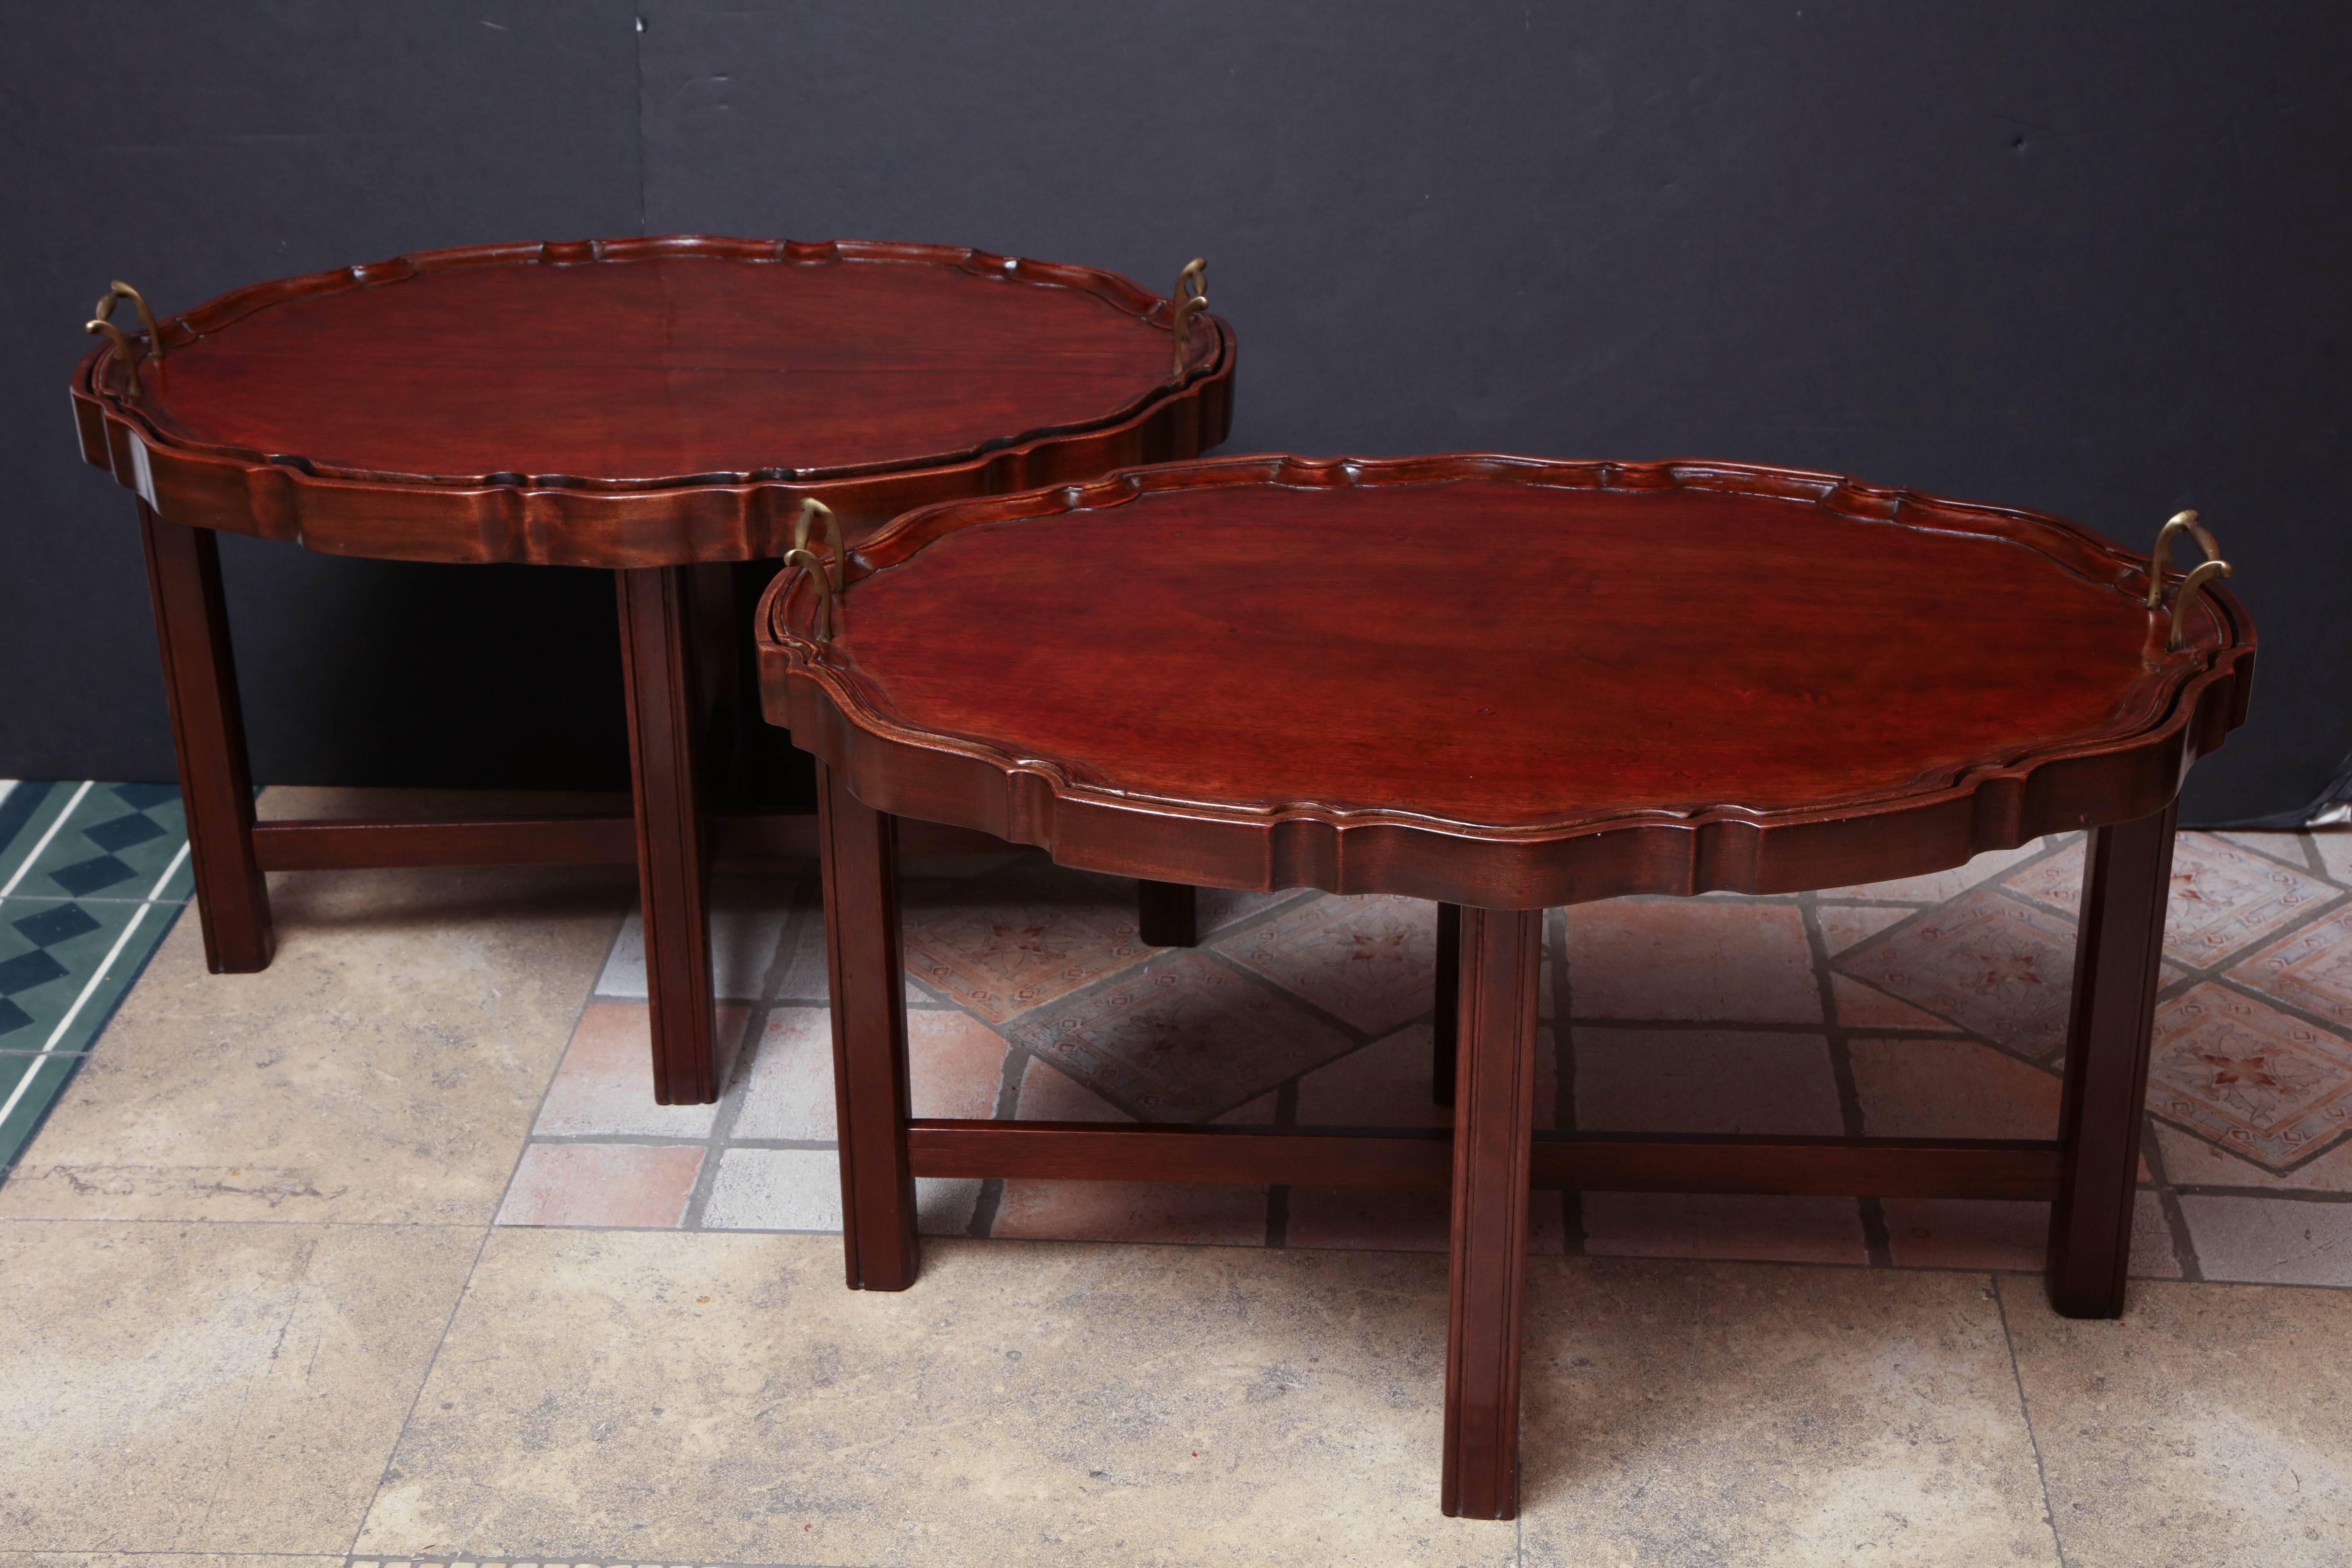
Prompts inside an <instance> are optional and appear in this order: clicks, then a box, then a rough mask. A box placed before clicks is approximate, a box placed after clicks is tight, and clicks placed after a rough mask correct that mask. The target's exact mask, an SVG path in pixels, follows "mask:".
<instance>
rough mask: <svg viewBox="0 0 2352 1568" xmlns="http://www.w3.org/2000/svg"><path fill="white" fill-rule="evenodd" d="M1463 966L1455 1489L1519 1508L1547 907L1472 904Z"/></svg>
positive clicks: (1453, 1381) (1450, 1394)
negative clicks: (1523, 1340) (1522, 1330)
mask: <svg viewBox="0 0 2352 1568" xmlns="http://www.w3.org/2000/svg"><path fill="white" fill-rule="evenodd" d="M1461 969H1462V979H1461V1022H1460V1025H1459V1037H1460V1042H1461V1043H1460V1059H1459V1062H1458V1064H1457V1070H1456V1072H1455V1074H1454V1217H1453V1226H1452V1232H1451V1234H1452V1237H1453V1268H1452V1272H1451V1275H1450V1278H1449V1284H1448V1297H1447V1307H1446V1331H1445V1461H1444V1482H1443V1499H1444V1510H1445V1511H1446V1512H1447V1513H1448V1514H1452V1515H1454V1516H1457V1517H1461V1518H1466V1519H1510V1518H1513V1517H1514V1516H1516V1515H1517V1512H1518V1510H1519V1321H1520V1314H1521V1308H1522V1306H1523V1305H1524V1303H1525V1301H1526V1299H1527V1290H1526V1274H1527V1258H1528V1181H1529V1171H1528V1166H1529V1162H1530V1160H1531V1157H1532V1153H1533V1149H1534V1131H1535V1100H1536V1015H1537V1011H1538V987H1539V984H1540V977H1541V975H1542V973H1543V911H1542V910H1478V909H1472V910H1463V911H1462V964H1461Z"/></svg>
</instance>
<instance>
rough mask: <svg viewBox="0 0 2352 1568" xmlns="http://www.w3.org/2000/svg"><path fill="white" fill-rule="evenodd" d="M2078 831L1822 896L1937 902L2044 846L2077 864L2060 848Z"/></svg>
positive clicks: (2075, 857)
mask: <svg viewBox="0 0 2352 1568" xmlns="http://www.w3.org/2000/svg"><path fill="white" fill-rule="evenodd" d="M2079 837H2081V836H2080V835H2079V834H2073V833H2062V834H2059V835H2057V836H2055V837H2050V838H2037V839H2035V840H2034V841H2033V842H2032V843H2031V844H2021V845H2020V846H2018V847H2016V848H2014V849H1988V850H1986V851H1985V852H1984V853H1983V854H1981V855H1979V856H1978V857H1977V858H1975V859H1973V860H1971V861H1969V863H1968V864H1967V865H1965V866H1956V867H1954V868H1952V869H1950V870H1948V871H1930V872H1928V873H1927V875H1925V876H1921V877H1904V878H1899V879H1896V880H1895V881H1892V882H1862V883H1857V884H1855V885H1854V886H1853V887H1850V888H1824V889H1822V898H1825V899H1890V900H1895V901H1896V902H1899V903H1906V904H1940V903H1944V902H1946V901H1948V900H1952V899H1957V898H1958V897H1959V896H1960V895H1961V894H1962V893H1965V892H1967V891H1968V890H1969V889H1970V888H1973V887H1976V886H1978V885H1979V883H1983V882H1988V881H1990V880H1991V879H1993V878H1995V877H1998V876H2000V874H2001V873H2002V872H2003V871H2006V870H2008V869H2009V868H2011V867H2012V866H2016V865H2019V864H2021V863H2022V862H2024V861H2027V860H2031V859H2032V858H2034V857H2035V856H2037V855H2040V854H2042V852H2043V851H2045V850H2057V851H2060V853H2059V854H2058V857H2057V858H2059V859H2060V860H2063V861H2066V862H2068V863H2069V864H2077V865H2078V864H2079V863H2080V862H2081V860H2082V856H2081V855H2080V854H2079V853H2076V854H2068V853H2065V852H2064V851H2065V850H2066V849H2067V848H2068V847H2070V846H2071V845H2073V844H2074V841H2075V840H2076V839H2077V838H2079Z"/></svg>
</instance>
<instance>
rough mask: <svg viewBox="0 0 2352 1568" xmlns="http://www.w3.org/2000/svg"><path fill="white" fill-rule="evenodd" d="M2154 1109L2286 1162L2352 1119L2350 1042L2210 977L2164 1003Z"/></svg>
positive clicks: (2150, 1077) (2151, 1097)
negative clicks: (2213, 982)
mask: <svg viewBox="0 0 2352 1568" xmlns="http://www.w3.org/2000/svg"><path fill="white" fill-rule="evenodd" d="M2147 1102H2148V1106H2149V1109H2151V1110H2155V1111H2157V1112H2158V1113H2159V1114H2161V1115H2164V1116H2168V1117H2170V1118H2172V1119H2173V1120H2174V1121H2180V1122H2183V1123H2186V1124H2187V1125H2189V1126H2191V1127H2194V1128H2196V1129H2197V1130H2198V1131H2200V1132H2202V1133H2204V1134H2205V1135H2206V1136H2208V1137H2210V1138H2212V1139H2214V1140H2216V1141H2217V1142H2226V1143H2227V1144H2229V1145H2230V1146H2231V1148H2233V1149H2236V1150H2238V1151H2239V1152H2242V1153H2243V1154H2245V1155H2246V1156H2247V1157H2248V1158H2249V1159H2252V1160H2257V1161H2260V1162H2261V1163H2263V1164H2264V1165H2267V1166H2269V1167H2270V1168H2271V1169H2273V1170H2279V1169H2283V1168H2284V1167H2285V1166H2287V1165H2290V1164H2292V1163H2294V1162H2295V1161H2297V1160H2300V1159H2302V1158H2304V1157H2305V1155H2306V1154H2308V1153H2310V1152H2312V1151H2313V1150H2315V1149H2317V1148H2319V1147H2321V1146H2322V1145H2324V1144H2326V1143H2328V1142H2333V1141H2334V1140H2335V1139H2336V1137H2337V1136H2339V1135H2340V1134H2342V1133H2343V1132H2344V1131H2345V1130H2346V1129H2347V1127H2352V1041H2347V1040H2345V1039H2343V1038H2341V1037H2338V1036H2336V1035H2334V1034H2331V1033H2329V1032H2328V1031H2326V1030H2325V1029H2321V1028H2318V1027H2316V1026H2313V1025H2310V1024H2306V1023H2305V1022H2304V1021H2303V1020H2302V1019H2300V1018H2296V1017H2292V1016H2288V1015H2287V1014H2284V1013H2282V1012H2279V1011H2278V1010H2277V1009H2275V1008H2273V1007H2267V1006H2264V1005H2263V1004H2262V1003H2260V1002H2258V1001H2256V1000H2254V999H2253V998H2252V997H2250V996H2246V995H2243V994H2240V993H2238V992H2235V991H2231V990H2230V989H2228V988H2227V987H2225V986H2221V985H2214V984H2203V985H2200V986H2198V987H2196V988H2195V989H2194V990H2192V991H2189V993H2188V994H2185V995H2182V996H2178V997H2175V998H2174V999H2173V1000H2171V1001H2169V1002H2167V1003H2164V1004H2162V1005H2159V1006H2158V1008H2157V1010H2156V1031H2155V1042H2154V1047H2153V1049H2152V1052H2151V1054H2150V1056H2149V1058H2148V1071H2147Z"/></svg>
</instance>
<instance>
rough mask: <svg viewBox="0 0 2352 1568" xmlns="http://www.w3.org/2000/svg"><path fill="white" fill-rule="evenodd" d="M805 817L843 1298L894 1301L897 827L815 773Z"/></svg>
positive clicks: (912, 1255)
mask: <svg viewBox="0 0 2352 1568" xmlns="http://www.w3.org/2000/svg"><path fill="white" fill-rule="evenodd" d="M817 818H818V824H819V827H818V831H819V833H820V834H821V835H822V837H823V840H824V947H825V976H826V979H827V982H828V984H829V987H830V988H829V989H828V991H827V992H826V994H827V995H828V996H830V997H831V998H832V999H833V1006H832V1009H831V1011H832V1014H833V1092H834V1108H835V1109H834V1119H835V1126H836V1128H837V1131H836V1133H835V1136H836V1137H837V1138H838V1139H839V1141H840V1150H841V1219H842V1244H843V1254H844V1259H845V1267H846V1268H847V1270H848V1276H849V1288H850V1289H853V1290H903V1289H906V1288H907V1287H908V1286H909V1285H912V1284H913V1283H914V1282H915V1272H916V1268H917V1257H916V1241H915V1174H914V1167H913V1165H912V1164H911V1163H910V1162H909V1160H908V1152H907V1121H908V1115H909V1108H910V1106H911V1104H912V1100H911V1098H910V1090H909V1089H908V1064H907V981H906V971H905V969H904V967H903V965H904V962H905V960H904V957H903V950H902V948H901V947H900V944H899V926H898V832H897V823H896V822H895V821H894V819H892V818H890V817H888V816H884V815H883V814H881V813H880V812H878V811H876V810H874V809H873V808H872V807H870V806H868V805H866V804H865V803H863V802H862V801H860V800H859V799H858V798H857V797H856V795H852V794H850V792H849V790H848V789H847V787H846V786H845V784H843V783H842V780H841V777H840V775H839V774H838V773H835V772H834V771H833V770H832V769H830V768H827V767H824V766H823V765H821V764H820V765H819V767H818V769H817Z"/></svg>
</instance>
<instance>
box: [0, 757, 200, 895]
mask: <svg viewBox="0 0 2352 1568" xmlns="http://www.w3.org/2000/svg"><path fill="white" fill-rule="evenodd" d="M49 793H50V795H51V796H53V797H54V798H53V799H51V800H45V801H43V802H42V803H41V806H40V808H39V809H38V810H37V811H36V812H35V813H34V814H33V816H32V819H31V820H30V821H28V822H27V823H26V825H25V827H24V829H23V830H22V831H21V832H19V833H18V835H17V836H16V837H17V839H18V843H19V844H20V845H21V846H22V847H21V848H19V847H17V846H15V845H12V846H11V847H10V859H9V861H8V862H7V865H8V869H7V870H6V871H5V873H0V885H5V884H6V883H7V882H8V881H9V879H12V878H13V879H15V883H16V885H15V887H14V888H13V889H10V892H11V894H12V896H14V897H16V898H31V899H79V900H136V899H145V898H148V897H149V896H151V895H152V894H153V893H154V891H155V888H156V883H157V882H158V881H159V880H160V879H163V874H164V872H165V870H166V869H168V868H172V866H173V861H174V860H175V859H179V858H180V850H181V848H182V847H183V846H184V845H185V843H186V842H187V824H186V820H185V818H184V816H183V815H182V813H181V809H180V797H179V794H178V792H177V791H175V790H173V789H172V788H170V786H168V785H158V784H108V783H104V782H100V783H97V784H90V785H89V787H88V788H86V789H85V788H84V787H83V786H82V785H81V784H79V783H75V784H57V785H54V786H52V788H51V790H50V792H49ZM61 812H62V813H64V820H63V822H59V820H58V817H59V814H60V813H61ZM53 828H54V830H55V831H52V829H53ZM44 840H46V842H44ZM35 846H38V847H39V852H38V853H37V854H34V855H32V858H31V862H30V864H29V865H25V864H24V863H23V862H24V857H25V855H26V853H28V852H30V851H31V850H32V849H33V847H35ZM20 868H21V874H20ZM186 882H187V870H186V866H185V863H184V862H183V863H182V864H181V865H180V867H179V868H177V869H176V870H173V875H172V879H171V885H167V886H166V888H165V889H164V892H163V895H162V896H164V897H167V898H169V897H176V898H178V899H184V898H186V897H187V891H186ZM173 885H176V887H177V891H176V893H174V892H173Z"/></svg>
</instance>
